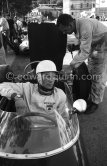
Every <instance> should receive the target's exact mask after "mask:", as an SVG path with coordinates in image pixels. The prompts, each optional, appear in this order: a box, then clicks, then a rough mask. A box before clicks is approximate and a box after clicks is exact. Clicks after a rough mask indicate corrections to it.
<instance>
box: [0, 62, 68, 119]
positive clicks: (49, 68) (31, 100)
mask: <svg viewBox="0 0 107 166" xmlns="http://www.w3.org/2000/svg"><path fill="white" fill-rule="evenodd" d="M36 75H37V82H38V83H37V84H32V83H30V82H26V83H10V82H7V83H6V82H5V83H2V84H0V94H1V96H6V97H8V98H11V97H12V98H13V97H15V99H18V96H21V97H22V98H23V99H24V101H25V102H26V105H27V106H28V111H31V112H35V111H36V110H39V112H41V113H47V114H48V115H50V116H52V117H53V118H54V117H55V113H54V109H56V110H57V111H58V113H59V114H60V115H61V116H62V117H63V118H64V120H65V121H66V122H67V121H68V113H67V112H66V111H65V108H66V106H65V103H66V95H65V93H64V92H63V90H61V89H59V88H56V87H55V86H54V83H55V80H56V77H57V69H56V65H55V64H54V63H53V62H52V61H50V60H43V61H41V62H39V63H38V65H37V67H36Z"/></svg>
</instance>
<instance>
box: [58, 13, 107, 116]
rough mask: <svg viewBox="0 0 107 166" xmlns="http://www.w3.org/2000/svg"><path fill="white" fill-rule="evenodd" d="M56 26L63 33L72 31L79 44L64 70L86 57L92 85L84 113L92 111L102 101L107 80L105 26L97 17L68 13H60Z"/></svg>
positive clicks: (75, 66)
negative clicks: (75, 17) (79, 16)
mask: <svg viewBox="0 0 107 166" xmlns="http://www.w3.org/2000/svg"><path fill="white" fill-rule="evenodd" d="M57 26H58V28H59V29H60V30H61V31H62V32H63V33H64V34H72V33H73V32H74V34H75V36H76V38H77V39H78V40H79V44H80V50H79V52H78V53H77V54H76V55H75V56H74V58H73V60H72V62H71V63H70V65H68V66H67V67H66V68H64V70H65V71H66V72H67V71H69V70H70V71H71V70H72V68H77V67H79V66H80V65H81V63H82V62H83V61H85V60H86V59H88V70H89V73H90V78H91V81H92V86H91V92H90V97H89V99H88V101H87V104H88V107H87V111H86V112H85V113H86V114H89V113H93V112H94V111H95V110H97V108H98V106H99V103H101V102H102V101H103V96H104V90H105V86H106V81H107V27H106V26H105V25H103V24H102V23H101V22H99V21H98V20H97V19H92V18H80V19H74V18H72V16H71V15H69V14H61V15H60V16H59V17H58V20H57Z"/></svg>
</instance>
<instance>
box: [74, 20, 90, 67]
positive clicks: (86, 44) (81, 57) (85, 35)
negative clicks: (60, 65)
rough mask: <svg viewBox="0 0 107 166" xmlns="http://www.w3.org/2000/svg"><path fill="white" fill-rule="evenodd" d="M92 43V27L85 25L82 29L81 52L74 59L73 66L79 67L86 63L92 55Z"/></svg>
mask: <svg viewBox="0 0 107 166" xmlns="http://www.w3.org/2000/svg"><path fill="white" fill-rule="evenodd" d="M85 23H86V22H85ZM91 43H92V27H91V25H90V24H88V23H87V24H86V25H83V26H82V27H81V29H80V51H79V52H78V54H77V55H75V57H74V58H73V60H72V62H71V66H74V67H75V65H76V64H77V67H78V66H79V65H80V64H81V63H82V62H83V61H85V60H86V59H87V58H88V57H89V54H90V51H91Z"/></svg>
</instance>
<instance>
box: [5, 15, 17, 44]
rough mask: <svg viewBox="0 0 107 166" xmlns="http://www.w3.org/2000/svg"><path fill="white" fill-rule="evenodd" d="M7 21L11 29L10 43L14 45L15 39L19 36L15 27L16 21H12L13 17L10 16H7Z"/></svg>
mask: <svg viewBox="0 0 107 166" xmlns="http://www.w3.org/2000/svg"><path fill="white" fill-rule="evenodd" d="M7 21H8V24H9V29H10V35H9V39H10V42H11V43H13V42H14V39H15V38H16V36H17V33H16V30H15V26H14V20H13V19H12V17H10V15H7Z"/></svg>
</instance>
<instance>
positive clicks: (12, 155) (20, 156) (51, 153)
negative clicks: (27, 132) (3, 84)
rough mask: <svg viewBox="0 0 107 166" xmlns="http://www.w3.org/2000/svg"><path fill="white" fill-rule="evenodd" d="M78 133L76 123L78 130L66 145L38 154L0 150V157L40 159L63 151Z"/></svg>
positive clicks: (76, 137)
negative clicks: (11, 152)
mask: <svg viewBox="0 0 107 166" xmlns="http://www.w3.org/2000/svg"><path fill="white" fill-rule="evenodd" d="M79 134H80V129H79V123H78V131H77V134H76V136H75V137H74V139H72V141H70V142H69V143H68V144H67V145H64V146H63V147H61V148H58V149H56V150H52V151H49V152H46V153H38V154H10V153H3V152H0V157H3V158H9V159H40V158H45V157H50V156H54V155H56V154H59V153H61V152H64V151H65V150H67V149H69V148H70V147H71V146H72V145H74V144H75V143H76V141H77V140H78V138H79Z"/></svg>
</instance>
